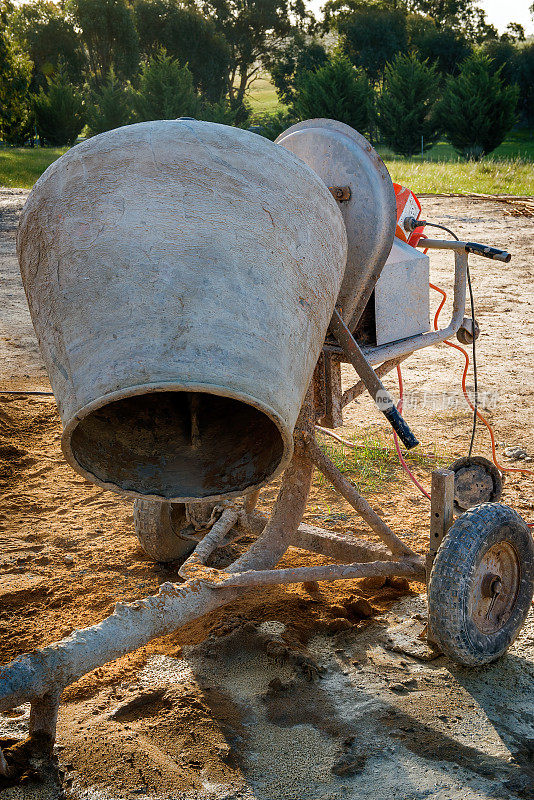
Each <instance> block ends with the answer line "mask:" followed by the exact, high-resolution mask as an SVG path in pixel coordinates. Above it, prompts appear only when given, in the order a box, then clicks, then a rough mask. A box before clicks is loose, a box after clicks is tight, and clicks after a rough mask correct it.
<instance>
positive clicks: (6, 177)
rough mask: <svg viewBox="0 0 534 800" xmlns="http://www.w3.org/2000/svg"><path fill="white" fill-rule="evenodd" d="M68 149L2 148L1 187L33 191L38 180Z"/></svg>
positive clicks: (0, 160)
mask: <svg viewBox="0 0 534 800" xmlns="http://www.w3.org/2000/svg"><path fill="white" fill-rule="evenodd" d="M66 150H68V148H67V147H3V148H0V186H7V187H8V188H10V189H11V188H19V189H31V187H32V186H33V184H34V183H35V181H36V180H37V178H38V177H39V176H40V175H42V173H43V172H44V171H45V169H46V168H47V167H49V166H50V164H52V162H53V161H55V160H56V159H57V158H59V156H60V155H62V154H63V153H64V152H65V151H66Z"/></svg>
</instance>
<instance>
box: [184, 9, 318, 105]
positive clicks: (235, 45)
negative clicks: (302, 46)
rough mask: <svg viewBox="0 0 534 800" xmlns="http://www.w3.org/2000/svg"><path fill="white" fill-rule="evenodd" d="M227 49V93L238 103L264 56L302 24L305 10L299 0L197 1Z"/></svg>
mask: <svg viewBox="0 0 534 800" xmlns="http://www.w3.org/2000/svg"><path fill="white" fill-rule="evenodd" d="M198 2H199V4H200V5H201V8H202V10H203V12H204V14H205V15H206V16H208V17H211V18H212V19H213V21H214V22H215V25H216V26H217V30H218V31H219V32H220V33H221V34H222V35H223V36H224V38H225V39H226V41H227V43H228V46H229V48H230V72H229V76H228V86H227V92H228V96H229V98H230V100H231V102H232V104H233V105H235V106H239V105H241V104H242V103H243V101H244V99H245V95H246V92H247V90H248V88H249V86H250V84H251V82H252V81H253V80H254V78H255V76H256V75H257V74H258V72H260V70H261V69H262V68H263V67H264V64H265V61H266V59H268V58H269V57H271V56H272V53H273V51H274V50H275V49H276V48H278V47H280V46H281V45H283V44H284V41H285V39H286V37H287V36H289V35H290V34H291V32H292V31H293V30H294V29H295V27H298V24H297V25H295V23H294V22H293V21H292V15H293V17H294V18H296V19H297V21H298V22H299V24H303V21H304V19H305V18H306V16H307V15H306V11H305V8H304V4H303V2H302V0H298V1H296V2H294V3H292V2H291V0H198Z"/></svg>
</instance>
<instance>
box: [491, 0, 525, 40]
mask: <svg viewBox="0 0 534 800" xmlns="http://www.w3.org/2000/svg"><path fill="white" fill-rule="evenodd" d="M531 4H532V0H478V3H477V5H478V6H480V7H481V8H483V9H484V11H485V12H486V19H487V21H488V22H490V23H491V24H492V25H495V27H496V28H497V30H498V31H499V33H503V32H504V29H505V28H506V26H507V25H508V23H509V22H520V23H521V25H522V26H523V27H524V29H525V33H526V34H527V36H529V35H530V34H534V21H533V20H532V16H531V14H530V11H529V10H528V7H529V6H530V5H531Z"/></svg>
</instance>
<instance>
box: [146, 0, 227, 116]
mask: <svg viewBox="0 0 534 800" xmlns="http://www.w3.org/2000/svg"><path fill="white" fill-rule="evenodd" d="M134 10H135V23H136V27H137V32H138V36H139V46H140V50H141V54H142V55H143V56H144V57H145V58H148V57H150V56H153V55H154V54H155V53H156V52H157V50H158V48H160V47H164V48H165V50H166V51H167V53H168V55H169V56H171V57H172V58H175V59H177V60H178V61H179V62H180V64H187V66H188V67H189V69H190V71H191V74H192V76H193V83H194V86H195V88H196V89H197V90H199V91H200V92H201V93H202V94H203V95H204V96H205V97H206V98H207V99H208V100H210V101H217V100H219V99H220V98H221V97H222V95H223V94H224V93H225V92H226V89H227V87H228V81H229V74H230V51H229V47H228V44H227V43H226V40H225V39H224V37H223V36H222V35H221V34H220V33H218V32H217V29H216V27H215V24H214V22H213V21H212V20H211V19H207V18H206V17H204V16H202V14H200V13H199V11H198V10H197V9H195V8H190V7H186V6H180V5H179V4H178V0H137V2H136V3H135V6H134Z"/></svg>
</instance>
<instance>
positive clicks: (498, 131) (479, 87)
mask: <svg viewBox="0 0 534 800" xmlns="http://www.w3.org/2000/svg"><path fill="white" fill-rule="evenodd" d="M518 96H519V90H518V88H517V86H515V85H513V86H507V85H506V84H505V82H504V80H503V79H502V77H501V71H500V69H498V68H497V69H496V68H495V67H494V65H493V62H492V61H491V60H490V59H489V58H488V57H487V56H486V55H484V53H475V54H473V55H472V56H470V57H469V58H468V59H467V60H466V61H465V62H464V64H463V65H462V69H461V71H460V74H459V75H458V76H457V77H451V78H449V80H448V81H447V85H446V89H445V93H444V96H443V99H442V101H441V104H440V117H441V121H442V125H443V129H444V131H445V133H446V134H447V138H448V139H449V141H450V142H451V144H452V146H453V147H454V148H455V150H456V151H457V152H458V153H460V155H462V156H463V157H464V158H474V159H475V160H476V159H478V158H481V157H482V156H483V155H486V154H487V153H491V152H492V150H494V149H495V148H496V147H497V146H498V145H499V144H500V143H501V142H502V141H503V139H504V137H505V136H506V134H507V133H508V132H509V131H510V129H511V128H512V126H513V124H514V122H515V110H516V106H517V100H518Z"/></svg>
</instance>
